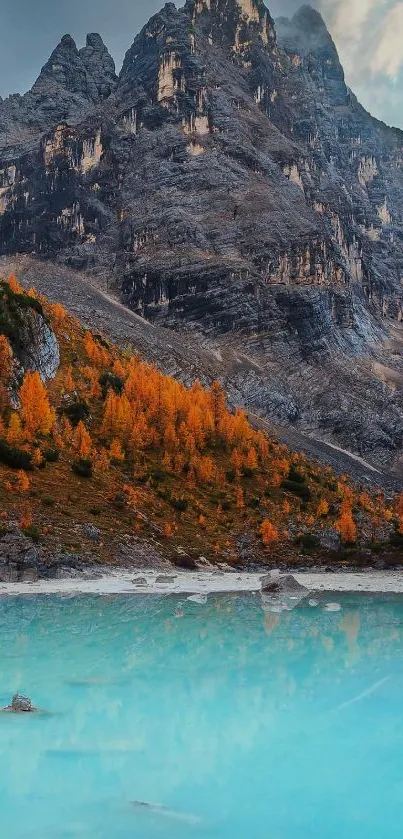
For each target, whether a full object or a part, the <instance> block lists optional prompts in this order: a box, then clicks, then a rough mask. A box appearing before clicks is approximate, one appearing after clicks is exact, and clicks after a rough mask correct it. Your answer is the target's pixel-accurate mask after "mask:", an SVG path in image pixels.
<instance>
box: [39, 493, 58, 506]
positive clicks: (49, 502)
mask: <svg viewBox="0 0 403 839" xmlns="http://www.w3.org/2000/svg"><path fill="white" fill-rule="evenodd" d="M42 504H43V505H44V507H54V506H55V504H56V500H55V499H54V498H53V496H52V495H45V496H44V497H43V498H42Z"/></svg>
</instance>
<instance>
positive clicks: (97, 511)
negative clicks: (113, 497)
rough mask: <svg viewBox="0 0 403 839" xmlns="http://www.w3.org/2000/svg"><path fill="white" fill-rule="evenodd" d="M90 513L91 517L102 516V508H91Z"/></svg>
mask: <svg viewBox="0 0 403 839" xmlns="http://www.w3.org/2000/svg"><path fill="white" fill-rule="evenodd" d="M88 512H89V513H90V514H91V516H102V510H101V508H100V507H90V509H89V510H88Z"/></svg>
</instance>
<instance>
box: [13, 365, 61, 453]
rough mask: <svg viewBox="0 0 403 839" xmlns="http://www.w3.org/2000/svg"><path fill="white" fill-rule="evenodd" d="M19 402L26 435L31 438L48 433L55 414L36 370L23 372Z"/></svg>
mask: <svg viewBox="0 0 403 839" xmlns="http://www.w3.org/2000/svg"><path fill="white" fill-rule="evenodd" d="M20 403H21V416H22V419H23V422H24V428H25V433H26V435H27V437H28V438H30V439H32V438H33V437H35V436H36V435H37V434H50V432H51V430H52V428H53V425H54V422H55V419H56V416H55V412H54V411H53V409H52V408H51V406H50V402H49V398H48V394H47V391H46V388H45V385H44V384H43V382H42V379H41V377H40V375H39V373H38V372H37V371H35V373H30V372H28V373H26V374H25V376H24V381H23V383H22V386H21V388H20Z"/></svg>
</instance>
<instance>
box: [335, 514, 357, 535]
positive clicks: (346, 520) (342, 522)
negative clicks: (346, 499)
mask: <svg viewBox="0 0 403 839" xmlns="http://www.w3.org/2000/svg"><path fill="white" fill-rule="evenodd" d="M342 507H343V505H342ZM336 529H337V530H338V531H339V533H340V539H341V540H342V542H347V543H352V542H356V541H357V525H356V523H355V521H354V519H353V514H352V510H351V508H348V507H344V508H343V509H342V510H341V514H340V518H339V519H338V521H337V522H336Z"/></svg>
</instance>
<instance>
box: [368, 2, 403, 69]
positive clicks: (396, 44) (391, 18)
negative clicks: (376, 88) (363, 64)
mask: <svg viewBox="0 0 403 839" xmlns="http://www.w3.org/2000/svg"><path fill="white" fill-rule="evenodd" d="M402 32H403V2H399V3H397V4H396V5H395V6H393V7H392V8H391V9H390V10H389V12H388V14H387V15H386V17H385V19H384V21H383V23H382V26H381V29H380V32H379V36H378V44H377V47H376V50H375V52H374V54H373V56H372V59H371V70H372V72H373V74H375V75H376V74H381V75H383V76H387V77H388V78H389V79H392V80H394V81H395V80H396V79H397V77H398V75H399V72H400V69H401V67H402V65H403V38H402Z"/></svg>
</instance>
